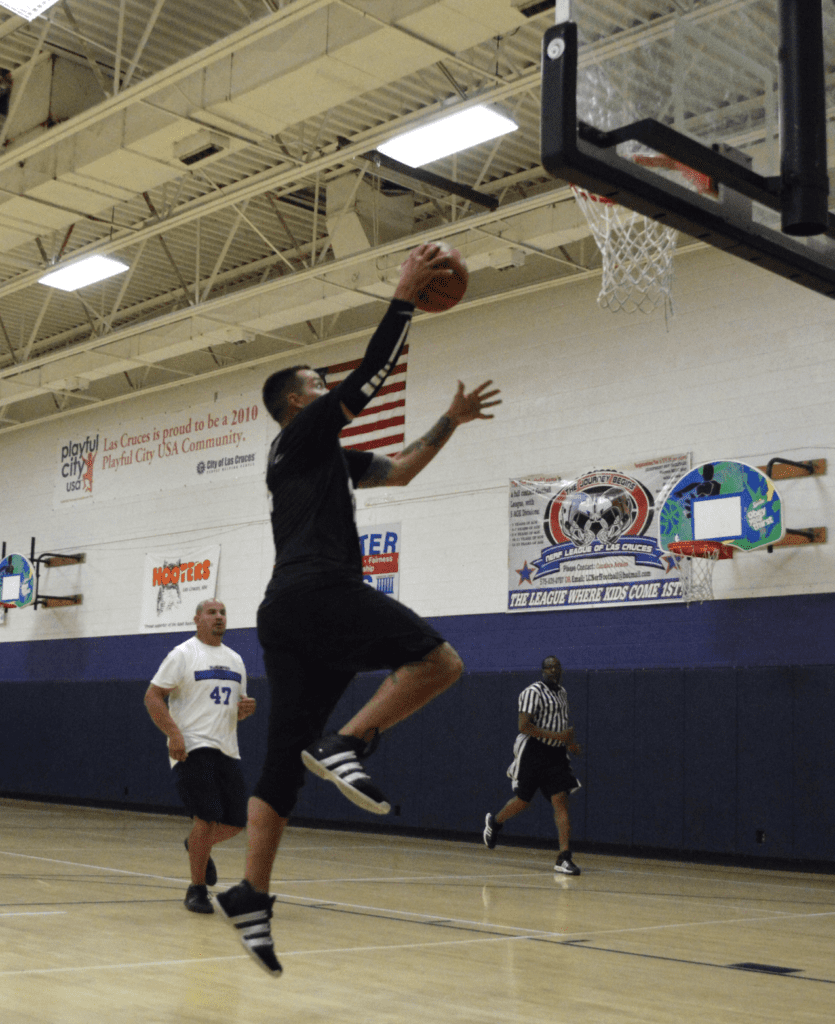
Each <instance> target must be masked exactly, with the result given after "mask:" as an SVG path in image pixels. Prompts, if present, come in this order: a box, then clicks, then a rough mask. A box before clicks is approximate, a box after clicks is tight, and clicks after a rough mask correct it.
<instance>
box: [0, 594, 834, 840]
mask: <svg viewBox="0 0 835 1024" xmlns="http://www.w3.org/2000/svg"><path fill="white" fill-rule="evenodd" d="M833 611H835V602H833V595H812V596H810V595H804V596H801V597H797V598H784V599H773V600H772V599H762V600H759V601H749V602H743V601H734V602H717V603H716V604H715V605H711V606H708V605H704V606H694V607H691V608H689V609H687V608H683V607H677V608H666V607H661V608H653V609H650V608H639V609H605V610H599V609H596V610H594V611H578V612H570V613H565V612H561V613H560V612H557V613H553V614H549V613H543V614H541V615H539V614H537V615H520V616H511V615H497V616H466V617H465V616H462V617H456V618H454V619H447V620H436V624H437V625H438V626H440V628H441V629H442V631H443V632H444V634H445V635H446V636H448V637H449V639H450V641H451V642H452V643H453V644H454V645H455V646H456V647H457V648H458V650H459V651H460V652H461V653H462V655H463V656H464V658H465V662H466V663H467V670H466V672H465V675H464V676H463V678H462V679H461V680H460V681H459V683H458V684H456V686H454V687H452V688H451V689H450V690H449V691H448V692H447V693H445V694H443V695H442V696H441V697H439V698H438V699H437V700H435V701H434V702H433V703H432V704H430V705H429V706H428V707H426V708H425V709H424V710H423V711H421V712H420V713H419V714H417V715H415V716H413V717H412V718H410V719H408V720H406V721H405V722H403V723H401V724H400V725H399V726H398V727H397V729H395V730H393V731H392V732H391V733H389V734H388V735H387V736H385V737H384V739H383V742H382V743H381V746H380V749H379V751H378V753H377V754H375V755H374V757H373V759H372V760H371V761H370V762H369V768H370V770H371V771H372V774H373V775H374V776H375V778H377V779H379V780H380V782H381V784H382V785H383V787H384V789H385V792H386V794H387V795H388V797H389V799H390V800H391V802H392V803H393V804H394V805H395V806H396V807H397V808H398V809H399V814H397V815H396V816H392V817H390V818H388V819H377V818H371V817H370V816H368V815H366V814H364V813H363V812H362V811H360V810H358V809H356V808H354V807H353V805H351V804H349V803H347V802H346V801H345V799H344V798H343V797H342V796H341V795H340V794H339V793H338V791H337V790H336V789H335V787H333V786H330V785H328V784H326V783H323V782H321V781H320V780H318V779H315V778H313V777H309V779H308V782H307V784H306V785H305V787H304V788H303V790H302V793H301V796H300V800H299V804H298V807H297V816H299V817H302V818H310V819H320V820H322V821H327V822H340V823H349V822H363V823H366V824H368V823H373V824H377V825H380V826H382V827H385V823H386V822H387V821H388V822H390V823H391V825H393V826H395V827H396V826H403V827H409V828H415V829H426V830H444V831H451V832H460V833H462V834H469V835H476V834H478V833H479V832H480V830H481V827H482V824H483V820H484V814H485V813H486V811H488V810H492V811H496V810H498V808H499V807H501V806H502V804H503V803H504V802H505V801H506V800H507V799H508V798H509V796H510V786H509V780H508V779H507V776H506V768H507V765H508V764H509V762H510V759H511V753H512V745H513V740H514V737H515V735H516V716H517V710H516V708H517V704H516V699H517V696H518V693H519V691H520V690H521V689H522V688H523V687H524V686H526V685H527V684H528V683H529V682H531V681H532V680H533V679H535V678H536V677H537V676H538V668H537V666H538V664H539V662H540V660H541V658H542V656H543V655H544V654H546V653H550V652H552V651H553V652H556V653H557V654H558V655H559V656H560V657H561V658H562V660H563V662H564V664H565V666H566V676H565V683H566V688H567V690H568V694H569V700H570V702H571V708H572V719H573V722H574V725H575V728H576V730H577V738H578V740H579V741H580V743H581V744H582V745H583V747H584V753H583V755H582V756H579V757H575V758H574V759H573V760H574V766H575V770H576V773H577V775H578V777H579V778H580V780H581V782H582V789H581V790H580V791H579V792H578V793H576V794H575V795H574V796H573V797H572V798H571V808H572V828H573V835H574V839H575V840H576V842H577V843H578V844H582V843H583V842H586V843H597V844H615V845H619V846H624V847H643V848H654V849H662V850H668V851H673V852H675V851H697V852H703V853H715V854H730V855H745V856H749V857H781V858H788V859H795V860H833V859H834V858H833V850H835V773H833V772H832V767H831V766H832V748H833V743H832V739H831V730H832V726H831V723H832V722H833V720H835V669H834V668H833V667H832V666H833V665H835V630H833V629H832V623H833V615H832V613H833ZM22 614H26V613H25V612H23V613H22ZM29 614H33V613H31V612H30V613H29ZM38 614H45V613H44V612H42V611H40V612H38ZM827 624H828V625H827ZM187 635H188V634H182V635H180V634H167V635H166V636H157V635H142V636H126V637H107V638H93V639H86V640H82V639H78V640H62V641H44V642H40V643H30V644H18V643H6V644H4V645H3V648H2V655H3V657H2V659H0V686H2V688H3V697H4V702H3V707H4V712H5V713H4V716H3V718H2V720H0V744H2V750H3V755H4V756H3V758H2V762H0V792H3V793H7V794H13V795H19V796H33V797H38V796H41V797H50V798H60V799H66V800H77V801H80V802H103V803H111V804H123V805H128V806H137V807H142V806H144V807H148V806H154V807H170V808H172V809H176V808H177V807H178V805H179V801H178V798H177V796H176V792H175V790H174V787H173V783H172V779H171V773H170V769H169V768H168V763H167V759H166V757H165V741H164V738H163V737H162V735H161V734H160V733H159V732H158V731H157V730H156V729H155V727H154V726H153V724H152V723H151V721H150V719H149V718H148V715H147V713H146V711H145V708H144V706H143V703H142V696H143V694H144V691H145V688H146V686H147V682H148V680H149V679H150V678H151V676H152V675H153V673H154V672H155V671H156V669H157V667H158V666H159V664H160V662H161V661H162V659H163V657H164V656H165V654H166V653H167V652H168V651H169V650H170V649H171V647H172V646H174V645H175V644H176V643H179V642H180V641H181V640H183V639H185V637H186V636H187ZM227 642H228V643H229V645H230V646H232V647H233V648H235V649H236V650H238V651H239V652H240V653H241V654H242V656H243V657H244V659H245V661H246V663H247V668H248V672H249V675H250V692H251V693H252V694H253V695H254V696H256V697H257V698H258V700H259V702H260V710H259V713H258V714H257V715H256V716H255V717H254V718H252V719H249V720H247V721H245V722H243V723H242V724H241V727H240V730H239V735H240V743H241V751H242V754H243V764H244V772H245V775H246V777H247V780H248V782H249V784H250V786H252V785H254V783H255V780H256V778H257V774H258V769H259V766H260V762H261V760H262V758H263V754H264V749H265V731H266V723H267V710H268V703H269V696H268V692H267V685H266V681H265V680H264V679H263V662H262V660H261V653H260V649H259V647H258V643H257V639H256V637H255V633H254V630H251V629H238V630H230V631H229V633H228V634H227ZM769 658H771V659H772V660H770V661H769V660H768V659H769ZM818 659H820V660H818ZM804 662H805V663H804ZM380 678H381V677H380V675H376V676H371V675H369V676H365V677H360V678H358V679H357V680H356V681H355V682H354V683H353V684H352V685H351V687H350V688H349V690H348V692H347V693H346V695H345V696H344V698H343V700H342V702H341V703H340V705H339V707H338V708H337V710H336V712H335V715H334V718H333V723H334V725H336V726H338V725H340V724H342V722H344V721H346V720H347V719H348V718H349V717H350V716H351V715H352V714H353V713H354V711H355V710H356V709H357V708H358V707H359V706H360V705H361V704H362V703H363V702H364V701H365V699H366V698H367V697H368V696H369V695H370V693H371V692H373V689H374V688H375V687H376V686H377V685H378V683H379V681H380ZM33 709H34V710H33ZM506 834H507V835H508V836H518V837H527V838H532V839H537V840H547V841H549V842H550V841H555V838H556V837H555V829H554V823H553V817H552V813H551V808H550V806H549V805H548V804H547V803H546V802H545V801H544V800H543V799H542V798H541V797H539V796H538V797H537V798H536V799H535V802H534V804H533V805H532V806H531V808H530V809H528V810H527V811H526V812H525V813H524V814H521V815H519V816H518V817H517V818H516V819H514V820H513V821H511V822H509V823H508V825H507V826H506ZM758 835H759V836H760V837H761V838H764V842H758Z"/></svg>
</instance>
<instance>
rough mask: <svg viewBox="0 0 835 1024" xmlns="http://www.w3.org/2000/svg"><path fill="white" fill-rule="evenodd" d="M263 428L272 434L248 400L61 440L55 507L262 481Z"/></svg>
mask: <svg viewBox="0 0 835 1024" xmlns="http://www.w3.org/2000/svg"><path fill="white" fill-rule="evenodd" d="M268 425H269V426H270V428H275V432H277V430H278V428H277V426H276V425H275V424H274V423H272V421H271V420H270V418H269V416H268V415H267V413H265V412H264V410H263V409H262V408H261V406H260V400H259V398H258V397H257V396H255V395H253V394H248V395H236V396H232V397H228V398H226V399H224V400H221V401H218V402H215V403H213V404H212V406H211V407H210V408H207V407H202V406H201V407H197V408H195V409H194V410H193V411H190V412H180V413H172V414H167V415H160V416H149V417H146V418H144V419H137V420H133V421H129V422H126V423H123V424H120V426H119V427H117V428H115V429H114V430H108V431H102V430H84V431H78V432H77V433H74V434H67V435H65V436H63V437H61V438H60V440H59V441H58V446H57V451H56V456H57V458H56V466H55V475H54V490H53V501H52V504H53V508H60V507H62V506H63V505H65V504H66V503H67V502H79V501H89V502H93V501H99V500H102V501H105V500H108V499H110V500H113V499H117V500H122V499H124V498H126V497H130V496H133V495H139V494H143V493H149V492H153V491H161V490H164V489H165V488H167V487H182V486H183V484H189V483H194V484H201V485H203V484H206V483H214V482H218V481H222V482H225V481H227V480H229V479H231V478H233V477H238V476H242V475H247V476H248V475H251V474H253V473H254V474H261V473H263V472H264V454H265V446H266V436H267V427H268Z"/></svg>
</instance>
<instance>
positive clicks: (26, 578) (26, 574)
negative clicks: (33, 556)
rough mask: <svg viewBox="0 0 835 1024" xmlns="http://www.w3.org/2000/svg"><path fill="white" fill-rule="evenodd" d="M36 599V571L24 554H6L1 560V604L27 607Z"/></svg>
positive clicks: (8, 606) (12, 606)
mask: <svg viewBox="0 0 835 1024" xmlns="http://www.w3.org/2000/svg"><path fill="white" fill-rule="evenodd" d="M34 600H35V573H34V571H33V569H32V564H31V562H30V561H29V559H28V558H26V557H25V556H24V555H15V554H12V555H6V557H5V558H4V559H3V560H2V561H0V604H2V605H3V607H4V608H25V607H26V605H29V604H32V602H33V601H34Z"/></svg>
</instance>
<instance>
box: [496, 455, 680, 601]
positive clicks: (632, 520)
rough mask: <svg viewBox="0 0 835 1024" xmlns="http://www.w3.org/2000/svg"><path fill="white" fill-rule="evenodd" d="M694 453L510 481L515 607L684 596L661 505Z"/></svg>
mask: <svg viewBox="0 0 835 1024" xmlns="http://www.w3.org/2000/svg"><path fill="white" fill-rule="evenodd" d="M689 464H690V458H689V456H688V455H670V456H664V457H662V458H658V459H651V460H648V461H644V462H639V463H635V464H634V465H630V466H625V467H624V468H622V469H594V470H589V471H587V472H584V473H579V474H578V475H577V477H576V478H575V479H564V478H558V477H555V476H547V475H538V474H537V475H533V476H527V477H524V478H519V479H515V480H511V481H510V508H509V523H510V545H509V560H508V569H509V576H508V604H507V610H508V611H509V612H528V611H549V610H551V609H554V608H587V607H590V606H592V607H598V606H599V607H611V606H614V605H627V604H630V605H631V604H656V603H659V602H667V601H680V600H681V583H680V579H679V573H678V570H677V569H676V566H675V562H674V560H673V558H672V556H671V555H669V554H668V553H667V552H665V551H662V550H661V548H660V547H659V544H658V516H657V509H659V508H660V507H661V504H662V502H663V500H664V499H665V498H666V496H667V492H668V491H669V488H670V487H671V486H672V485H673V484H674V483H675V482H676V480H678V478H679V477H680V476H681V475H682V474H683V473H685V472H687V470H688V468H689Z"/></svg>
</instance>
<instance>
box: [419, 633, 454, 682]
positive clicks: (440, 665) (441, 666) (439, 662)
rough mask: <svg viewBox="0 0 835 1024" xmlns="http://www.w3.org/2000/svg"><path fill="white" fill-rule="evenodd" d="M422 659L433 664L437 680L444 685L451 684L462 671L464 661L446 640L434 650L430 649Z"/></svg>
mask: <svg viewBox="0 0 835 1024" xmlns="http://www.w3.org/2000/svg"><path fill="white" fill-rule="evenodd" d="M424 661H430V662H432V663H433V664H434V665H435V668H436V671H437V675H438V677H439V681H440V682H441V683H442V684H443V685H444V686H452V684H453V683H454V682H455V681H456V680H457V679H459V678H460V676H461V673H462V672H463V671H464V662H463V661H462V660H461V658H460V657H459V655H458V652H457V651H456V650H455V648H454V647H453V646H452V644H449V643H447V642H446V641H444V643H442V644H440V646H438V647H436V648H435V649H434V651H430V653H429V654H427V655H426V657H425V658H424Z"/></svg>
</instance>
